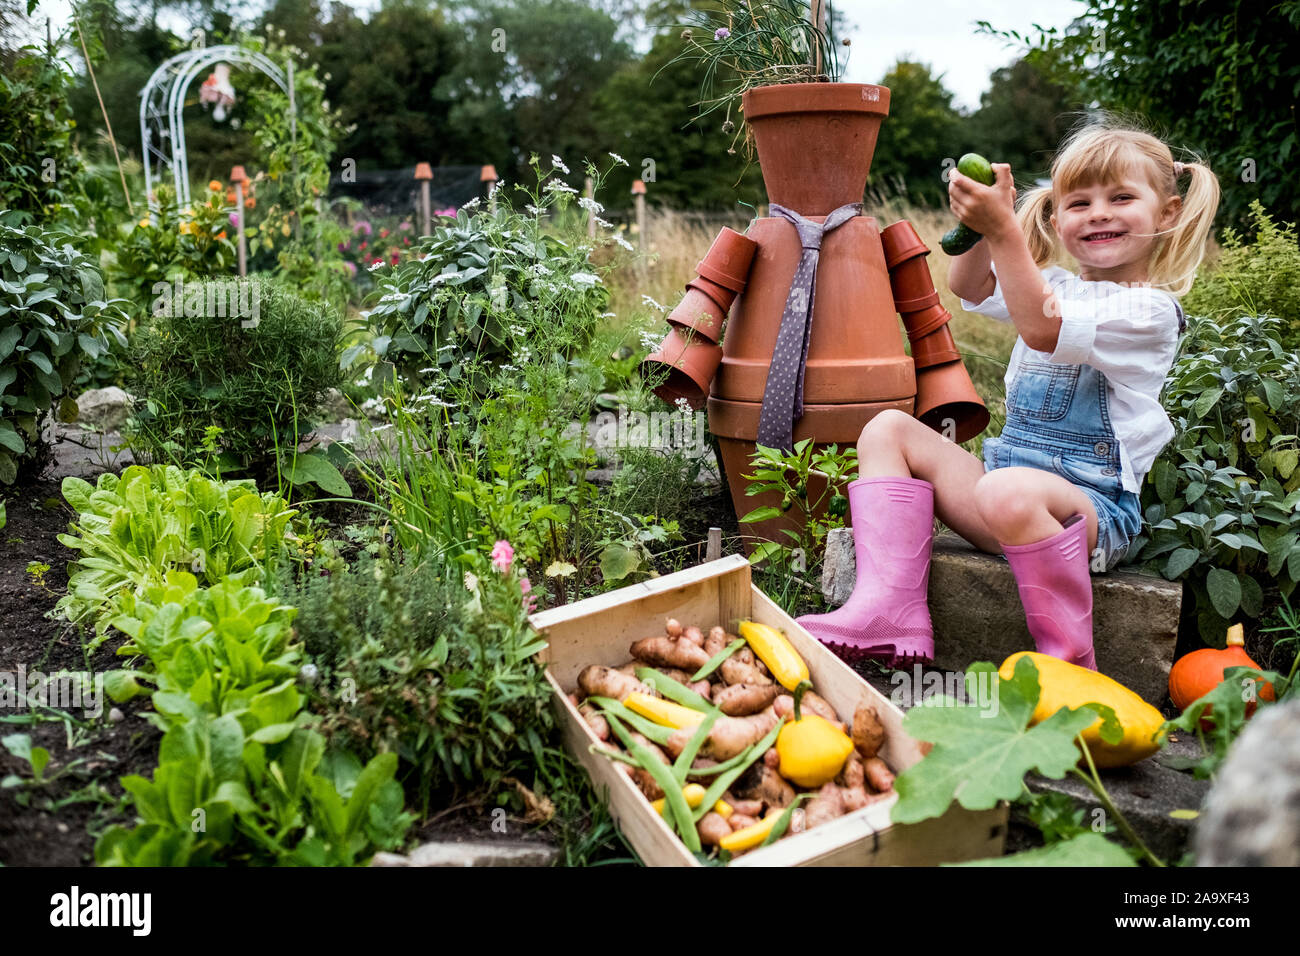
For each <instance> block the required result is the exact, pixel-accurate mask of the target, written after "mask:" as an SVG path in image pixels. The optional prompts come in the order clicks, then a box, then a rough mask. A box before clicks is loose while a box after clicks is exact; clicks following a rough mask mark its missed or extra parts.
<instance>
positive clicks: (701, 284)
mask: <svg viewBox="0 0 1300 956" xmlns="http://www.w3.org/2000/svg"><path fill="white" fill-rule="evenodd" d="M686 288H688V289H699V290H700V291H701V292H703V293H704V294H705V295H707V296H708V297H709V298H710V299H712V300H713V301H714V302H716V303H718V308H720V309H721V310H722V314H723V315H726V314H727V313H728V312H729V311H731V303H733V302H735V301H736V293H735V291H734V290H732V289H728V288H727V287H726V286H721V285H718V284H717V283H716V282H714V281H713V280H711V279H706V278H704V277H703V276H696V277H695V278H694V279H692V280H691V281H690V282H688V283H686Z"/></svg>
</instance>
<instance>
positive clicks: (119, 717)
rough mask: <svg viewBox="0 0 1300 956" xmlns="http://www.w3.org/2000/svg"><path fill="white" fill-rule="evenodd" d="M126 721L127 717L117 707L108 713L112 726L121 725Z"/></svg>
mask: <svg viewBox="0 0 1300 956" xmlns="http://www.w3.org/2000/svg"><path fill="white" fill-rule="evenodd" d="M124 720H126V715H125V714H124V713H122V711H121V710H120V709H119V708H117V707H112V708H110V709H109V711H108V722H109V723H110V724H120V723H121V722H122V721H124Z"/></svg>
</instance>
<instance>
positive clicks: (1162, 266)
mask: <svg viewBox="0 0 1300 956" xmlns="http://www.w3.org/2000/svg"><path fill="white" fill-rule="evenodd" d="M1183 173H1184V175H1186V176H1187V177H1188V183H1187V192H1186V194H1185V195H1184V196H1183V205H1182V212H1181V213H1180V214H1179V217H1178V221H1177V222H1175V223H1174V225H1173V227H1172V228H1171V229H1170V230H1169V232H1168V234H1167V235H1166V236H1165V237H1164V238H1163V241H1162V242H1161V244H1160V246H1159V248H1158V249H1157V250H1156V252H1155V254H1154V255H1153V256H1152V258H1151V266H1150V270H1149V271H1150V273H1151V283H1152V285H1154V286H1156V287H1157V288H1160V289H1164V290H1165V291H1166V292H1169V293H1170V294H1171V295H1174V296H1178V297H1181V296H1183V295H1186V294H1187V292H1188V290H1190V289H1191V287H1192V283H1193V282H1194V281H1195V280H1196V270H1197V268H1198V267H1199V266H1200V264H1201V260H1202V259H1203V258H1204V257H1205V246H1206V239H1207V238H1208V236H1209V234H1210V228H1211V227H1212V226H1213V225H1214V214H1215V212H1217V211H1218V208H1219V196H1220V188H1219V178H1218V177H1217V176H1216V175H1214V172H1213V171H1212V170H1211V169H1210V167H1209V166H1206V165H1205V164H1203V163H1199V162H1191V163H1183ZM1175 188H1177V186H1176V185H1175Z"/></svg>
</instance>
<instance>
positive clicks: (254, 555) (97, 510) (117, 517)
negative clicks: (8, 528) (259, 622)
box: [54, 465, 297, 646]
mask: <svg viewBox="0 0 1300 956" xmlns="http://www.w3.org/2000/svg"><path fill="white" fill-rule="evenodd" d="M63 497H64V498H65V499H66V500H67V502H68V504H70V505H71V506H72V507H73V509H74V510H75V511H76V512H77V519H76V520H75V521H73V522H72V523H70V524H69V526H68V527H69V532H70V533H68V534H60V535H59V541H61V542H62V543H63V544H64V545H66V546H67V547H69V548H72V549H73V550H75V551H78V552H80V554H79V556H78V557H77V559H76V560H75V561H73V562H71V563H70V565H69V577H68V593H67V595H65V596H64V597H63V598H61V599H60V600H59V603H58V604H57V605H56V606H55V609H54V613H55V614H58V615H61V616H63V617H65V618H66V619H67V620H70V621H83V620H88V619H89V620H93V621H94V623H95V630H96V634H97V638H96V640H95V641H94V642H93V645H92V646H98V645H99V644H100V643H102V642H103V640H104V639H105V638H106V628H107V627H108V620H107V617H106V615H108V614H109V613H110V612H111V611H113V610H114V608H115V602H116V601H117V600H118V599H119V598H122V599H123V600H127V599H128V598H125V597H123V596H124V595H130V594H131V593H132V592H133V591H138V589H140V588H144V587H148V586H150V585H154V584H157V583H158V582H160V581H162V580H164V579H165V577H166V574H167V572H169V571H172V570H181V569H183V570H186V571H189V572H193V574H194V575H195V576H196V578H197V579H198V581H200V582H201V583H204V584H209V583H210V584H215V583H217V582H220V581H221V580H222V579H224V578H227V577H232V576H239V578H240V580H242V581H244V582H245V583H248V582H250V581H252V580H255V579H256V578H257V577H259V576H261V575H263V574H264V573H265V572H266V569H267V566H268V562H269V560H270V559H271V558H272V557H274V556H275V555H277V554H279V553H281V552H282V551H284V550H285V549H286V548H287V547H289V543H290V542H291V540H292V536H293V531H292V529H291V527H290V520H291V519H292V518H293V517H294V515H295V514H296V513H297V512H295V511H293V510H291V509H290V508H289V507H288V506H287V504H286V502H285V501H284V500H283V499H282V498H279V497H277V496H275V495H274V494H271V493H269V492H267V493H264V494H259V493H258V491H257V488H256V486H255V485H254V484H253V482H252V481H249V480H242V481H228V482H221V481H214V480H213V479H211V478H208V477H207V476H206V475H204V474H202V473H201V472H199V471H198V470H197V469H193V470H190V471H189V472H183V471H181V470H180V469H179V468H177V467H175V466H174V465H154V466H152V467H148V468H146V467H144V466H143V465H132V466H130V467H129V468H127V469H126V470H125V471H123V472H122V475H121V477H118V476H117V475H114V474H112V473H106V474H103V475H100V476H99V478H98V479H97V480H96V483H95V484H94V485H91V484H90V483H89V482H87V481H84V480H83V479H81V478H76V477H68V478H65V479H63Z"/></svg>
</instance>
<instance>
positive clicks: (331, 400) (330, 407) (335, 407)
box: [320, 388, 355, 421]
mask: <svg viewBox="0 0 1300 956" xmlns="http://www.w3.org/2000/svg"><path fill="white" fill-rule="evenodd" d="M320 406H321V410H322V411H323V412H324V413H325V414H326V416H328V417H329V419H330V420H331V421H338V420H340V419H343V418H348V417H349V416H351V415H353V414H355V412H354V411H353V409H352V403H351V402H349V401H348V399H347V396H346V395H344V394H343V393H342V392H340V391H339V390H338V389H337V388H331V389H328V390H327V391H326V392H325V396H324V397H323V398H322V399H321V402H320Z"/></svg>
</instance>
